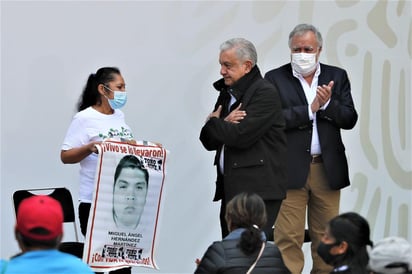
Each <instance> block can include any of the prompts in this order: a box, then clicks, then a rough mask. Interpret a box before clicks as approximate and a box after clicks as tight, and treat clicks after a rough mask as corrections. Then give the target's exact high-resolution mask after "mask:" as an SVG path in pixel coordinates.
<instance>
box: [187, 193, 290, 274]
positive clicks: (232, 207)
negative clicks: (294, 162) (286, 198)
mask: <svg viewBox="0 0 412 274" xmlns="http://www.w3.org/2000/svg"><path fill="white" fill-rule="evenodd" d="M225 218H226V222H227V226H228V229H229V232H230V233H229V235H227V236H226V237H225V238H224V239H223V240H222V241H217V242H214V243H213V244H212V245H211V246H209V248H208V249H207V251H206V253H205V254H204V255H203V258H202V259H201V260H200V261H199V260H197V263H198V266H197V269H196V270H195V273H196V274H201V273H207V274H213V273H222V274H231V273H233V274H238V273H250V271H251V270H252V269H253V273H254V274H259V273H275V274H276V273H279V274H283V273H290V272H289V270H288V269H287V268H286V266H285V265H284V263H283V260H282V256H281V254H280V251H279V249H278V248H277V247H276V246H275V245H274V244H273V243H270V242H266V237H265V233H264V232H263V231H262V229H261V228H262V227H264V225H265V223H266V209H265V203H264V202H263V200H262V198H261V197H260V196H259V195H257V194H254V193H252V194H251V193H240V194H238V195H236V196H235V197H234V198H233V199H232V200H231V201H229V203H228V204H227V207H226V214H225Z"/></svg>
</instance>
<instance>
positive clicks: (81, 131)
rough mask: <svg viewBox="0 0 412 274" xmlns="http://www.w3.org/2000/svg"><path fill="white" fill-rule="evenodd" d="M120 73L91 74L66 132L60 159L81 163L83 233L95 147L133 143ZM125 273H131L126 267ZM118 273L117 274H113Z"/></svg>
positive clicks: (103, 70)
mask: <svg viewBox="0 0 412 274" xmlns="http://www.w3.org/2000/svg"><path fill="white" fill-rule="evenodd" d="M125 87H126V85H125V81H124V79H123V77H122V75H121V73H120V70H119V69H118V68H115V67H103V68H100V69H99V70H97V72H96V73H93V74H90V75H89V78H88V80H87V84H86V86H85V88H84V89H83V92H82V94H81V96H80V99H79V102H78V105H77V110H78V113H76V114H75V115H74V117H73V120H72V122H71V124H70V126H69V128H68V130H67V133H66V136H65V138H64V141H63V145H62V148H61V153H60V158H61V161H62V162H63V163H64V164H76V163H80V192H79V200H80V204H79V219H80V228H81V231H82V234H83V235H85V234H86V231H87V222H88V218H89V211H90V207H91V202H92V197H93V190H94V176H95V172H96V165H97V160H98V155H97V148H96V146H95V145H96V144H99V143H101V142H102V141H104V140H108V139H111V140H118V141H122V142H135V141H134V138H133V134H132V131H131V129H130V127H129V126H128V125H127V124H126V122H125V119H124V114H123V112H122V111H121V110H120V108H122V107H123V106H124V105H125V104H126V101H127V93H126V88H125ZM124 270H126V271H125V272H124V273H131V269H130V268H127V269H124ZM116 273H117V272H116Z"/></svg>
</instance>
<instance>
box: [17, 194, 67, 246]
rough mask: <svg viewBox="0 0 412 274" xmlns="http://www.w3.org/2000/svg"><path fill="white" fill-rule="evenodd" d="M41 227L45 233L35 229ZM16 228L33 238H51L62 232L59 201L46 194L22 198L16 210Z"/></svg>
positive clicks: (61, 212) (61, 210) (61, 214)
mask: <svg viewBox="0 0 412 274" xmlns="http://www.w3.org/2000/svg"><path fill="white" fill-rule="evenodd" d="M36 228H42V229H44V230H46V232H47V233H46V234H44V233H41V234H39V233H38V232H37V231H36V230H35V229H36ZM16 229H17V231H19V232H20V233H21V234H22V235H23V236H25V237H27V238H29V239H33V240H40V241H42V240H46V241H47V240H52V239H55V238H56V237H57V236H60V235H62V234H63V209H62V206H61V205H60V203H59V202H58V201H57V200H55V199H53V198H51V197H49V196H46V195H35V196H32V197H29V198H26V199H24V200H23V201H22V202H21V203H20V205H19V208H18V210H17V223H16Z"/></svg>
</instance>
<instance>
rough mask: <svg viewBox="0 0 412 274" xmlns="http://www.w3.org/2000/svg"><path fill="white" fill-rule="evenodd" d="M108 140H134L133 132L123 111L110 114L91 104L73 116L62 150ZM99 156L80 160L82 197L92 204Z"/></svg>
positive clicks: (80, 198) (80, 192) (90, 156)
mask: <svg viewBox="0 0 412 274" xmlns="http://www.w3.org/2000/svg"><path fill="white" fill-rule="evenodd" d="M106 139H112V140H113V139H114V140H118V141H127V140H132V139H133V134H132V131H131V129H130V127H129V126H128V125H127V124H126V122H125V120H124V114H123V112H122V111H121V110H118V109H116V110H114V113H113V114H109V115H107V114H103V113H100V112H98V111H97V110H95V109H94V108H92V107H88V108H86V109H84V110H82V111H80V112H78V113H76V115H74V117H73V120H72V122H71V124H70V126H69V129H68V130H67V133H66V137H65V138H64V141H63V145H62V150H69V149H72V148H76V147H80V146H83V145H86V144H88V143H90V142H93V141H104V140H106ZM97 156H98V155H97V154H96V153H91V154H90V155H89V156H87V157H86V158H84V159H83V160H82V161H80V191H79V200H80V201H81V202H86V203H91V201H92V197H93V190H94V176H95V172H96V165H97Z"/></svg>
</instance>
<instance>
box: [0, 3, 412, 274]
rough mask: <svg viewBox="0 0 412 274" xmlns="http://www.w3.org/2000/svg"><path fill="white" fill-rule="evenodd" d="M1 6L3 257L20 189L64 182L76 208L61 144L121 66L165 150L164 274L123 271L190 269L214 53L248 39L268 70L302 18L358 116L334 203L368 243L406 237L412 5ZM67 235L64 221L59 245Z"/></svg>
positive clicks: (143, 130)
mask: <svg viewBox="0 0 412 274" xmlns="http://www.w3.org/2000/svg"><path fill="white" fill-rule="evenodd" d="M0 8H1V99H0V100H1V135H0V138H1V139H0V141H1V147H0V149H1V167H0V168H1V169H0V173H1V189H0V190H1V193H0V195H1V218H0V222H1V225H0V229H1V231H0V237H1V241H0V242H1V244H0V246H1V247H0V256H1V257H3V258H7V257H9V256H11V255H13V254H15V253H16V252H18V247H17V244H16V242H15V240H14V237H13V225H14V219H15V216H14V209H13V206H12V201H11V196H12V193H13V192H14V191H15V190H16V189H20V188H33V187H49V186H66V187H68V188H69V189H70V190H71V191H72V193H73V196H74V199H75V202H76V200H77V191H78V165H63V164H62V163H61V162H60V158H59V153H60V145H61V143H62V140H63V137H64V135H65V133H66V129H67V127H68V125H69V123H70V121H71V118H72V116H73V115H74V113H75V104H76V102H77V100H78V97H79V95H80V93H81V90H82V88H83V86H84V84H85V82H86V80H87V77H88V75H89V74H90V73H93V72H95V71H96V70H97V69H98V68H99V67H102V66H118V67H119V68H120V69H121V71H122V73H123V75H124V77H125V80H126V84H127V90H128V92H129V100H128V104H127V105H126V107H125V109H124V111H125V113H126V119H127V122H128V123H129V125H130V126H131V127H132V129H133V130H134V133H135V135H136V136H137V137H138V139H144V140H151V141H157V142H161V143H162V144H163V145H164V146H165V147H166V148H168V149H169V150H170V151H171V155H170V158H169V163H168V164H169V168H168V177H167V180H166V184H165V188H164V192H163V193H164V194H163V199H162V209H161V215H160V225H159V229H158V237H157V242H156V243H157V251H156V258H157V264H158V266H159V268H160V269H159V270H151V269H142V268H135V269H133V272H134V273H138V272H139V273H190V272H193V270H194V268H195V264H194V260H195V258H197V257H201V256H202V254H203V253H204V251H205V250H206V248H207V246H208V245H209V244H210V243H211V242H212V241H213V240H218V239H219V236H220V231H219V223H218V208H219V204H217V203H212V197H213V192H214V179H215V173H214V172H215V169H214V167H213V165H212V158H213V153H211V152H207V151H206V150H204V149H203V148H202V146H201V144H200V142H199V140H198V136H199V132H200V128H201V127H202V124H203V122H204V120H205V117H206V116H207V115H208V113H209V112H210V111H211V110H212V106H213V104H214V102H215V99H216V96H217V92H215V91H214V90H213V88H212V86H211V83H212V82H213V81H215V80H217V79H218V78H220V75H219V65H218V53H219V50H218V47H219V45H220V43H222V42H223V41H224V40H227V39H229V38H232V37H245V38H247V39H249V40H251V41H252V42H253V43H254V44H255V45H256V47H257V50H258V58H259V60H258V65H259V66H260V69H261V71H262V72H263V73H265V72H266V71H268V70H269V69H272V68H274V67H277V66H280V65H282V64H284V63H286V62H288V61H289V58H290V57H289V49H288V47H287V40H288V34H289V32H290V31H291V29H292V28H293V27H294V26H295V25H296V24H298V23H301V22H309V23H312V24H314V25H315V26H317V27H318V28H319V29H320V31H321V32H322V34H323V36H324V48H323V52H322V55H321V61H322V62H326V63H329V64H333V65H337V66H341V67H343V68H345V69H346V70H347V71H348V73H349V76H350V79H351V83H352V92H353V97H354V101H355V105H356V107H357V109H358V112H359V121H358V124H357V125H356V127H355V129H353V130H351V131H346V132H344V133H343V138H344V141H345V143H346V148H347V155H348V158H349V166H350V177H351V179H352V185H351V187H348V188H347V189H345V190H344V191H343V197H342V205H341V211H342V212H343V211H356V212H359V213H360V214H362V215H364V216H365V217H367V218H368V220H369V222H370V224H371V227H372V238H373V240H377V239H380V238H382V237H384V236H388V235H399V236H403V237H406V238H407V239H408V240H409V241H411V240H412V233H411V231H412V225H411V216H412V213H411V212H412V175H411V172H412V156H411V152H412V150H411V139H412V138H411V132H412V130H411V113H410V109H411V56H412V42H411V39H412V30H411V28H412V21H411V2H410V1H343V0H336V1H264V2H258V1H250V2H246V1H239V2H235V1H164V2H160V1H147V2H146V1H144V2H143V1H125V2H120V1H2V2H1V6H0ZM76 207H77V202H76ZM72 236H73V232H72V231H71V230H68V229H67V235H66V238H65V239H67V240H69V237H72ZM305 269H306V270H305V271H307V267H306V268H305Z"/></svg>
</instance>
